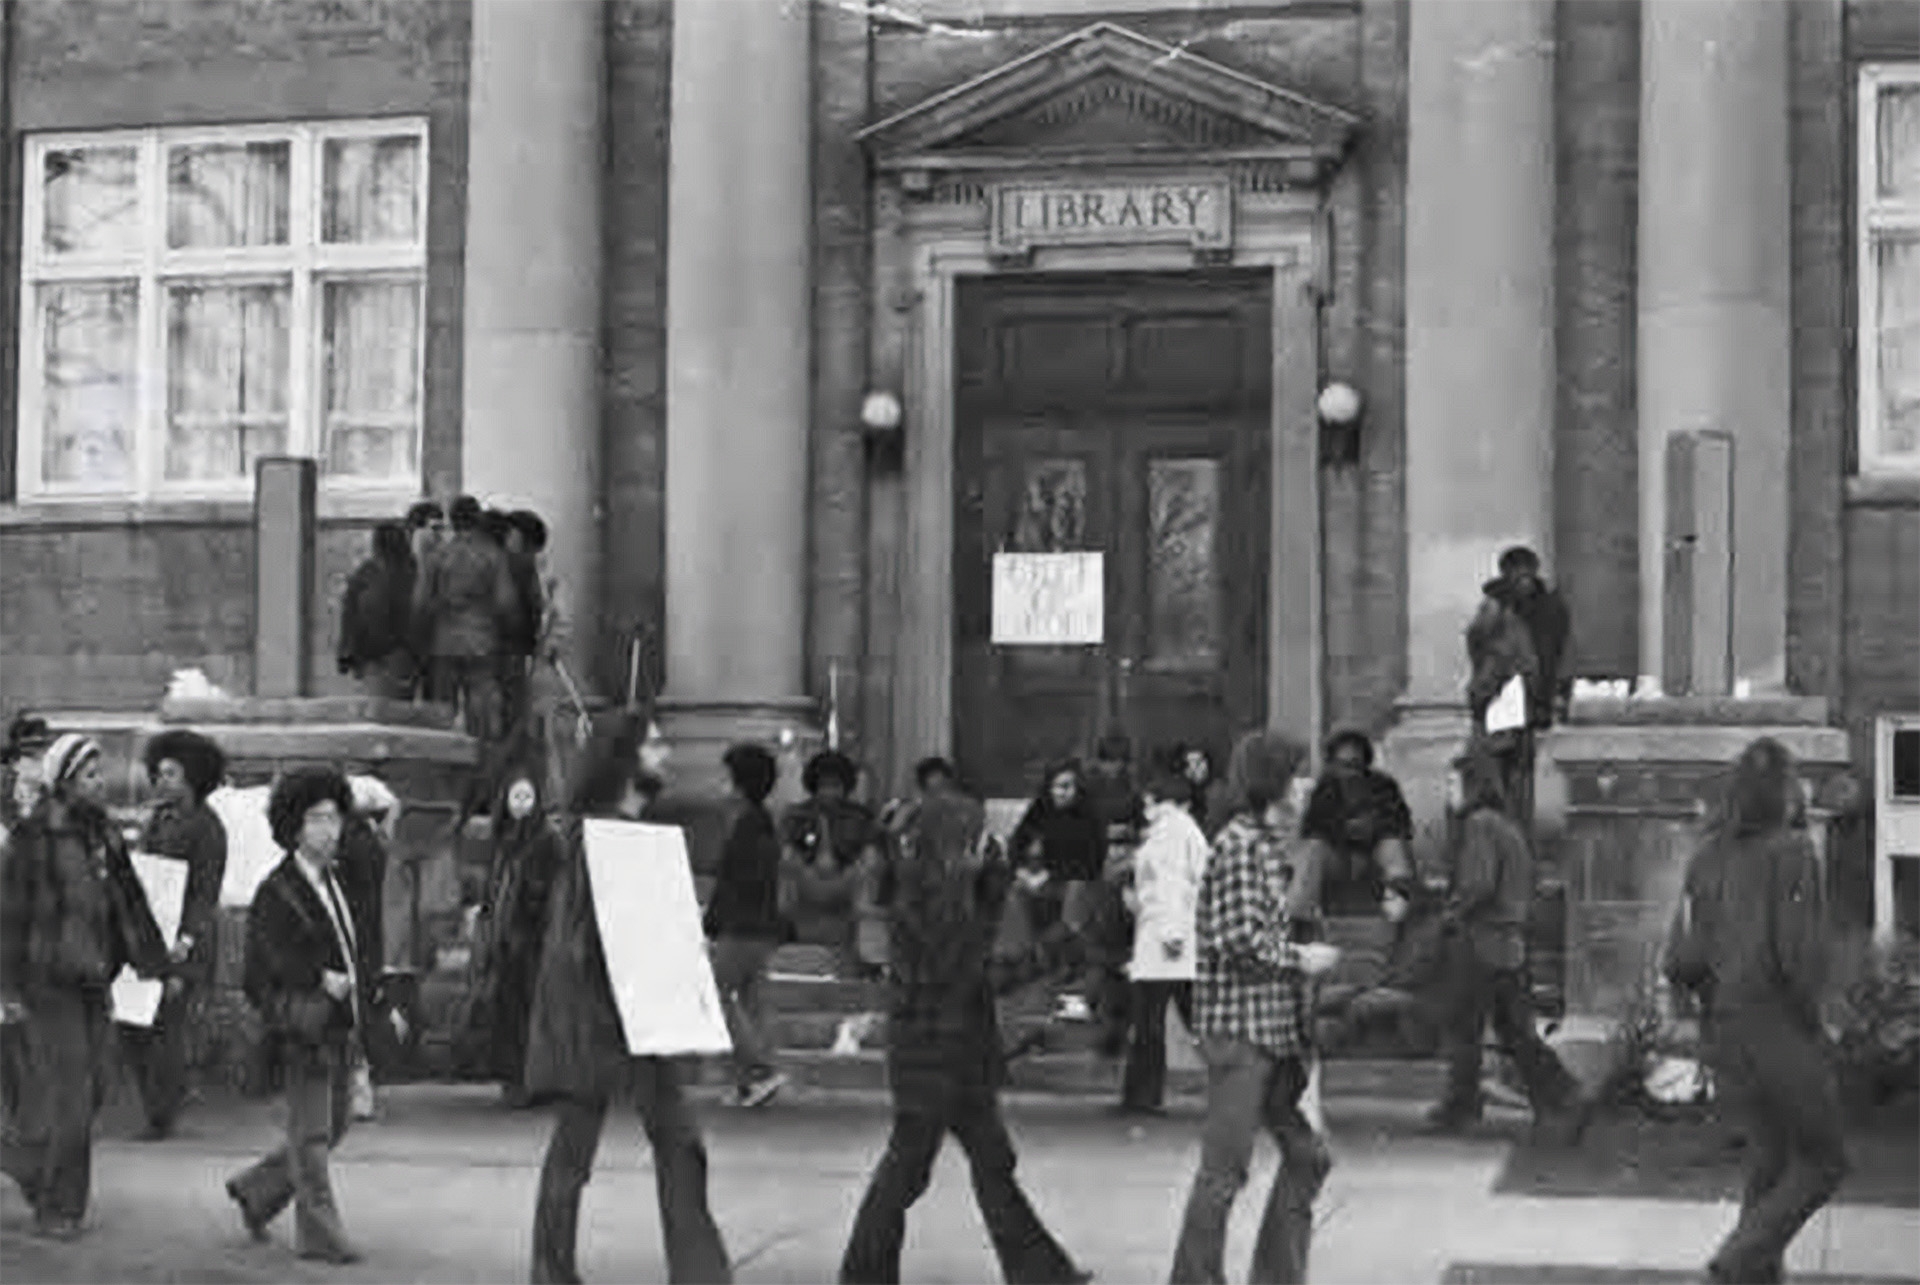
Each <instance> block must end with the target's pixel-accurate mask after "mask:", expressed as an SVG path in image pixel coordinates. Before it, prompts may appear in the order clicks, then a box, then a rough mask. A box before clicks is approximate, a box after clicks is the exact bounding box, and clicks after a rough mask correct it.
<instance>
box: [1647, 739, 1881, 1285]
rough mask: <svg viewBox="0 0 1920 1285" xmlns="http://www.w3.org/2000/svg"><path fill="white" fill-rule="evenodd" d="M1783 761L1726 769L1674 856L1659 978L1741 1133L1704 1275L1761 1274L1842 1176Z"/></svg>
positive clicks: (1822, 942) (1816, 886) (1792, 789)
mask: <svg viewBox="0 0 1920 1285" xmlns="http://www.w3.org/2000/svg"><path fill="white" fill-rule="evenodd" d="M1803 806H1804V799H1803V796H1802V795H1801V793H1800V783H1799V781H1798V780H1797V779H1796V778H1795V776H1794V772H1793V758H1792V756H1791V755H1790V754H1789V753H1788V752H1787V750H1786V749H1785V748H1784V747H1783V746H1782V745H1781V744H1780V743H1779V742H1778V741H1775V740H1772V739H1771V738H1766V737H1763V738H1761V739H1759V740H1757V741H1754V742H1753V743H1752V744H1751V745H1749V746H1747V748H1746V749H1745V750H1743V751H1742V752H1741V754H1740V757H1739V759H1738V760H1737V761H1736V762H1735V764H1734V769H1733V780H1732V784H1731V786H1730V789H1729V792H1728V800H1727V805H1726V807H1725V809H1724V813H1725V815H1724V817H1723V818H1722V820H1721V821H1720V823H1719V824H1718V825H1716V826H1715V827H1714V828H1713V830H1712V831H1711V832H1710V833H1709V834H1708V835H1707V837H1706V840H1705V842H1704V843H1702V845H1701V846H1700V849H1699V850H1698V851H1697V852H1695V853H1694V855H1693V858H1692V859H1691V860H1690V861H1689V862H1688V863H1687V873H1686V882H1685V884H1684V887H1683V891H1682V894H1681V901H1680V906H1679V909H1678V911H1677V912H1676V913H1675V916H1674V922H1673V927H1672V931H1671V933H1670V934H1669V945H1668V951H1667V963H1666V972H1667V976H1668V977H1669V978H1670V979H1671V980H1672V981H1673V983H1674V984H1675V985H1676V986H1678V987H1680V988H1682V989H1683V990H1684V991H1686V992H1690V993H1691V994H1692V995H1694V996H1695V997H1697V998H1698V1000H1699V1003H1700V1009H1701V1014H1702V1025H1703V1028H1704V1029H1703V1034H1704V1035H1705V1036H1706V1048H1707V1061H1708V1064H1709V1066H1711V1067H1712V1069H1713V1073H1714V1085H1715V1087H1716V1090H1717V1091H1718V1094H1719V1100H1720V1102H1721V1103H1722V1105H1723V1107H1724V1109H1725V1111H1726V1113H1727V1116H1728V1119H1729V1121H1730V1122H1731V1123H1734V1124H1736V1125H1737V1126H1738V1127H1740V1128H1741V1129H1742V1130H1743V1131H1744V1132H1745V1134H1746V1138H1747V1146H1746V1149H1745V1153H1744V1162H1745V1167H1746V1184H1745V1188H1744V1190H1743V1192H1742V1194H1741V1199H1740V1217H1739V1220H1738V1221H1737V1222H1736V1223H1735V1224H1734V1226H1733V1229H1732V1231H1730V1232H1729V1233H1728V1234H1727V1237H1726V1239H1725V1240H1723V1241H1722V1242H1721V1243H1720V1247H1719V1248H1718V1249H1717V1250H1715V1252H1714V1255H1713V1258H1712V1259H1711V1260H1710V1261H1709V1262H1708V1264H1707V1275H1708V1277H1709V1278H1710V1279H1712V1280H1715V1281H1728V1282H1773V1281H1779V1280H1781V1279H1782V1276H1783V1263H1784V1260H1785V1257H1786V1251H1787V1246H1788V1245H1789V1244H1791V1243H1792V1241H1793V1238H1794V1236H1795V1235H1797V1234H1798V1233H1799V1231H1800V1229H1801V1228H1802V1227H1803V1226H1805V1225H1806V1223H1807V1220H1808V1219H1810V1218H1811V1217H1813V1215H1814V1213H1815V1212H1817V1211H1818V1210H1819V1209H1820V1207H1821V1206H1823V1205H1825V1204H1826V1203H1827V1201H1828V1200H1830V1199H1832V1197H1833V1193H1834V1192H1835V1191H1837V1190H1839V1187H1840V1184H1841V1182H1842V1181H1843V1180H1844V1179H1845V1178H1846V1175H1847V1152H1846V1143H1845V1137H1844V1132H1843V1118H1842V1115H1841V1111H1840V1099H1839V1090H1838V1088H1837V1086H1836V1084H1835V1081H1834V1076H1833V1071H1832V1067H1831V1064H1830V1062H1829V1061H1828V1057H1827V1049H1826V1040H1825V1037H1824V1034H1823V1031H1822V1027H1821V1020H1820V1001H1821V996H1822V990H1823V987H1824V984H1825V981H1826V963H1827V955H1828V951H1829V949H1830V943H1829V942H1828V940H1827V931H1828V930H1827V926H1826V918H1825V913H1824V909H1825V907H1824V899H1823V896H1822V890H1821V879H1820V863H1819V859H1818V858H1817V857H1816V856H1815V854H1814V850H1813V845H1812V843H1811V841H1810V840H1809V839H1808V838H1807V836H1806V834H1805V833H1804V831H1802V830H1801V829H1800V828H1799V827H1798V826H1797V825H1796V824H1795V822H1796V820H1797V818H1798V814H1799V813H1800V810H1801V808H1802V807H1803Z"/></svg>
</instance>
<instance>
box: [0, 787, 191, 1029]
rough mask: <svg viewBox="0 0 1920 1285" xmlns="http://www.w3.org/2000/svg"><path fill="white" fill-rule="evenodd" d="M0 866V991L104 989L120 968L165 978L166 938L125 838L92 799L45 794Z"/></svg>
mask: <svg viewBox="0 0 1920 1285" xmlns="http://www.w3.org/2000/svg"><path fill="white" fill-rule="evenodd" d="M7 847H8V852H7V857H6V861H5V862H4V864H0V880H3V881H4V886H3V887H0V994H4V995H5V996H6V997H7V998H9V999H28V1001H29V1004H30V1003H31V998H30V997H31V996H32V994H33V992H34V991H36V990H43V989H62V990H93V991H104V990H105V989H106V988H107V987H108V986H109V985H110V984H111V983H112V981H113V979H114V977H116V976H117V975H118V974H119V972H120V970H121V968H122V967H123V966H126V965H129V964H131V965H132V966H133V968H134V970H135V971H136V972H138V973H139V974H140V975H141V976H143V977H159V976H162V975H164V974H165V972H166V970H167V967H168V961H167V949H166V942H165V940H164V939H163V938H162V937H161V935H160V927H159V925H158V924H157V923H155V922H154V918H153V911H152V910H151V908H149V906H148V904H147V895H146V892H145V890H144V889H143V888H142V887H141V886H140V880H139V878H138V876H136V875H135V874H134V873H133V862H132V861H131V860H129V859H128V856H127V846H126V842H125V841H124V840H123V839H122V838H121V837H120V832H119V831H118V830H117V829H116V828H115V827H114V825H113V823H112V821H111V820H110V819H109V818H108V816H107V814H106V813H105V812H103V811H102V810H101V809H100V808H98V807H96V806H94V805H93V804H90V803H81V802H64V801H62V800H60V799H57V798H51V797H49V798H44V799H42V800H41V802H40V804H39V806H38V807H36V808H35V809H34V811H33V814H32V815H31V816H29V817H28V818H27V819H26V820H24V821H22V822H21V823H20V824H19V826H18V827H16V828H15V829H14V830H13V831H12V833H11V834H10V835H9V837H8V840H7Z"/></svg>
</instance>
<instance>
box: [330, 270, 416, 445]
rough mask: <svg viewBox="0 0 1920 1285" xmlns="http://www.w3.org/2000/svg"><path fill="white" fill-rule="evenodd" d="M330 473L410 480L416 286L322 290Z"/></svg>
mask: <svg viewBox="0 0 1920 1285" xmlns="http://www.w3.org/2000/svg"><path fill="white" fill-rule="evenodd" d="M323 329H324V331H325V339H324V343H325V345H326V375H325V384H326V429H325V431H326V442H325V445H324V448H323V450H322V458H323V459H324V460H325V461H326V469H327V471H328V472H329V473H335V474H341V475H344V476H348V477H368V478H382V477H409V476H412V475H413V473H415V472H416V471H417V469H418V462H419V454H420V281H419V279H418V278H401V279H395V278H375V279H368V280H345V281H339V280H336V281H329V282H328V283H327V285H326V303H325V320H324V326H323Z"/></svg>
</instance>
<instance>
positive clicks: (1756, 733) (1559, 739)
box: [1543, 724, 1852, 767]
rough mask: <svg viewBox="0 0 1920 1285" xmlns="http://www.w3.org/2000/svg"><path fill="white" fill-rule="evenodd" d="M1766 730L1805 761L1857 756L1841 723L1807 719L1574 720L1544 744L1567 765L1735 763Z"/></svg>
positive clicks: (1561, 763) (1559, 762)
mask: <svg viewBox="0 0 1920 1285" xmlns="http://www.w3.org/2000/svg"><path fill="white" fill-rule="evenodd" d="M1761 736H1771V737H1772V738H1773V739H1774V740H1776V741H1779V742H1780V743H1781V744H1782V745H1784V746H1785V747H1786V748H1787V750H1788V751H1789V752H1790V753H1792V754H1793V756H1794V757H1795V758H1797V759H1799V760H1800V761H1801V762H1803V763H1846V762H1848V761H1850V759H1851V757H1852V751H1851V747H1850V745H1849V743H1848V739H1847V734H1846V732H1845V731H1844V730H1842V729H1841V728H1837V727H1808V726H1803V725H1794V726H1777V725H1774V726H1768V725H1740V726H1724V725H1723V726H1717V727H1715V726H1695V725H1681V726H1674V725H1672V724H1656V725H1643V726H1619V725H1614V726H1578V727H1574V726H1569V727H1560V728H1556V729H1554V731H1552V732H1551V733H1549V734H1548V736H1547V737H1546V743H1545V745H1544V747H1543V748H1544V749H1545V751H1546V753H1547V754H1549V755H1551V756H1552V758H1553V760H1554V761H1555V762H1556V763H1558V764H1560V765H1561V766H1562V767H1565V766H1566V765H1568V764H1572V763H1613V762H1629V763H1721V764H1731V763H1732V762H1733V760H1734V759H1736V758H1738V757H1739V756H1740V751H1742V750H1744V749H1745V748H1746V747H1747V746H1748V745H1749V744H1751V743H1752V742H1753V741H1754V740H1755V739H1756V738H1757V737H1761Z"/></svg>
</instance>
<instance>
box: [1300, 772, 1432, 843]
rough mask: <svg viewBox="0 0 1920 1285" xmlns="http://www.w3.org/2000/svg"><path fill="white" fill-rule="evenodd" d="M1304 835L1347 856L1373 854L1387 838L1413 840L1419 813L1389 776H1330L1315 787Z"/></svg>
mask: <svg viewBox="0 0 1920 1285" xmlns="http://www.w3.org/2000/svg"><path fill="white" fill-rule="evenodd" d="M1300 836H1301V837H1302V838H1305V839H1319V840H1322V841H1323V842H1326V843H1329V844H1332V845H1333V846H1334V847H1335V848H1337V849H1339V850H1340V851H1342V852H1349V851H1358V852H1372V851H1373V849H1374V847H1375V846H1376V845H1377V844H1379V842H1380V841H1381V840H1382V839H1403V840H1409V841H1410V840H1411V839H1412V838H1413V814H1412V813H1411V812H1409V811H1408V810H1407V800H1406V798H1405V796H1404V795H1402V794H1401V793H1400V785H1399V783H1398V782H1396V781H1395V780H1394V779H1393V778H1392V777H1390V776H1388V775H1387V774H1386V773H1385V772H1381V771H1378V770H1377V769H1375V768H1370V767H1369V768H1363V769H1361V770H1360V771H1358V772H1354V773H1346V774H1343V773H1341V772H1338V771H1328V772H1327V773H1325V774H1324V775H1322V776H1321V778H1320V779H1319V781H1317V782H1316V783H1315V784H1314V787H1313V795H1312V797H1311V798H1310V799H1309V800H1308V801H1307V814H1306V816H1305V817H1304V818H1303V819H1302V820H1301V822H1300Z"/></svg>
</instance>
